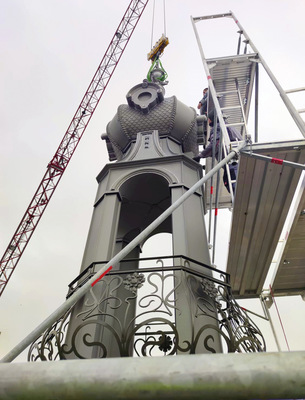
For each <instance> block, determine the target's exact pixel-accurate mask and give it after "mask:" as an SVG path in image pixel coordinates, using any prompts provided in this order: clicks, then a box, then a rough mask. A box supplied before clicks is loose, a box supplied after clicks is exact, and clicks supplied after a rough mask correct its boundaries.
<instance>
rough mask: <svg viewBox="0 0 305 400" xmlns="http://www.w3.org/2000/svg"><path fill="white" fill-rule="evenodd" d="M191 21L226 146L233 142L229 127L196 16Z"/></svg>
mask: <svg viewBox="0 0 305 400" xmlns="http://www.w3.org/2000/svg"><path fill="white" fill-rule="evenodd" d="M191 21H192V25H193V29H194V33H195V36H196V39H197V44H198V47H199V51H200V55H201V60H202V63H203V67H204V70H205V73H206V76H207V80H208V85H209V90H210V93H211V95H212V98H213V102H214V107H215V109H216V113H217V117H218V119H219V125H220V127H221V130H222V134H223V138H224V142H225V144H226V146H229V145H230V143H231V142H230V138H229V135H228V131H227V128H226V124H225V121H224V119H223V116H222V112H221V109H220V105H219V102H218V98H217V93H216V90H215V87H214V84H213V80H212V77H211V75H210V69H209V67H208V64H207V61H206V58H205V55H204V52H203V48H202V46H201V42H200V39H199V35H198V31H197V28H196V26H195V22H194V18H193V17H191Z"/></svg>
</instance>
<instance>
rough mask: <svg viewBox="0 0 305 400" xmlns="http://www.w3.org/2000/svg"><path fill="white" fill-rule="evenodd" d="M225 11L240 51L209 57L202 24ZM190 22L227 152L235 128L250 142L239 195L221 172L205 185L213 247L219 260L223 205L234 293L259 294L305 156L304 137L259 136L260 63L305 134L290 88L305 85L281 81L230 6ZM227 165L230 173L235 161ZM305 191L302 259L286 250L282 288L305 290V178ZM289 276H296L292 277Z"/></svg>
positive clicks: (296, 213) (278, 280)
mask: <svg viewBox="0 0 305 400" xmlns="http://www.w3.org/2000/svg"><path fill="white" fill-rule="evenodd" d="M220 18H230V19H232V20H233V21H234V22H235V24H236V25H237V27H238V31H237V51H236V54H235V55H232V56H227V57H217V58H209V59H208V58H206V56H205V53H204V51H203V46H202V44H201V40H200V37H199V33H198V30H197V28H196V25H197V24H198V23H201V22H204V21H207V20H215V19H216V20H217V19H220ZM191 22H192V25H193V29H194V33H195V36H196V40H197V44H198V48H199V51H200V55H201V59H202V63H203V67H204V70H205V74H206V78H207V81H208V85H209V93H210V95H209V96H210V100H209V103H208V111H207V114H209V112H210V111H211V109H214V110H215V111H216V114H217V118H218V120H219V125H220V128H221V131H222V138H223V140H222V146H223V151H224V152H226V150H227V149H228V148H230V146H231V145H232V143H230V141H229V136H228V128H229V127H234V128H235V129H237V130H239V132H240V133H241V135H242V136H243V137H244V138H247V139H248V141H249V143H250V144H249V145H248V146H247V147H246V148H244V149H243V150H242V151H241V154H240V159H239V169H238V177H237V182H238V184H237V189H236V193H235V195H234V194H233V191H232V182H230V183H229V187H230V194H228V193H227V192H226V190H225V188H224V186H223V185H222V183H221V180H220V179H219V178H217V181H216V190H214V179H215V178H213V177H212V178H211V180H210V181H209V182H208V183H207V185H206V191H205V193H206V195H205V196H206V197H205V198H206V204H207V206H208V207H209V210H210V214H209V238H211V237H212V234H211V230H212V208H214V209H215V216H214V224H213V229H214V233H213V240H211V243H210V247H211V248H212V249H213V262H214V255H215V245H216V243H215V242H216V228H217V211H218V209H219V208H231V209H233V215H232V225H231V236H230V248H229V254H228V262H227V272H228V273H229V274H230V275H231V284H232V289H233V293H234V295H235V296H236V297H239V298H250V297H259V296H260V293H261V291H262V289H263V284H264V282H265V279H266V276H267V273H268V271H269V267H270V264H271V262H272V257H273V254H274V252H275V249H276V247H277V244H278V242H279V240H280V235H281V232H282V229H283V226H284V222H285V220H286V218H287V215H288V212H289V210H290V206H291V202H292V199H293V196H294V193H295V191H296V188H297V185H298V182H299V179H300V175H301V170H302V169H304V162H305V158H304V156H305V154H304V145H305V141H304V140H299V141H287V142H279V143H275V142H273V143H264V144H259V143H258V101H259V66H260V65H261V66H262V67H263V68H264V70H265V72H266V73H267V75H268V76H269V78H270V79H271V82H272V83H273V85H274V86H275V88H276V89H277V91H278V93H279V94H280V97H281V99H282V100H283V102H284V104H285V106H286V108H287V110H288V111H289V113H290V115H291V117H292V118H293V120H294V122H295V123H296V125H297V127H298V129H299V131H300V132H301V134H302V135H303V136H304V137H305V123H304V121H303V119H302V118H301V116H300V114H301V113H303V112H304V109H300V110H297V109H296V108H295V107H294V105H293V104H292V102H291V100H290V98H289V97H288V94H291V93H295V92H300V91H303V90H304V88H297V89H290V90H286V91H285V90H284V89H283V88H282V87H281V85H280V84H279V82H278V81H277V79H276V78H275V76H274V75H273V73H272V72H271V70H270V68H269V67H268V65H267V63H266V62H265V60H264V59H263V57H262V56H261V54H260V52H259V51H258V49H257V48H256V47H255V45H254V43H253V42H252V40H251V39H250V37H249V36H248V35H247V33H246V31H245V30H244V28H243V27H242V25H241V24H240V22H239V21H238V19H237V18H236V17H235V15H234V14H233V13H232V12H231V11H230V12H229V13H224V14H215V15H209V16H202V17H191ZM242 44H243V45H244V48H243V49H242V48H241V47H242ZM253 94H254V97H255V98H254V143H253V144H252V142H251V139H250V136H249V132H248V118H249V111H250V105H251V99H252V97H253ZM208 134H209V132H207V135H208ZM268 157H269V158H268ZM270 162H271V165H270V164H269V163H270ZM215 163H217V160H215V159H213V158H212V161H210V160H207V162H206V171H209V170H210V168H211V167H212V166H213V165H214V164H215ZM226 168H227V175H228V178H229V180H230V179H231V178H230V174H229V173H228V172H229V171H228V165H227V166H226ZM213 193H214V195H212V194H213ZM299 197H300V198H301V200H300V201H299V205H298V207H294V209H293V210H292V211H290V213H291V214H292V219H294V220H295V221H294V226H296V227H297V228H296V229H294V230H291V232H290V236H291V235H292V237H291V238H288V239H287V240H288V243H290V247H291V248H292V251H293V252H294V253H295V254H297V259H298V262H297V261H295V262H294V265H291V264H292V261H291V263H290V262H287V257H290V258H293V257H291V255H290V253H289V250H287V249H286V252H284V255H283V257H282V260H281V262H280V267H279V268H278V271H279V273H280V274H281V275H280V276H275V277H274V278H273V282H274V285H275V286H274V292H275V294H279V293H285V294H296V293H298V294H301V293H304V289H305V281H304V279H303V277H304V276H305V270H304V267H302V266H301V265H300V260H301V259H304V258H305V249H304V245H303V243H302V241H301V240H300V238H304V237H305V231H304V228H303V226H304V224H301V223H300V220H302V219H304V212H303V209H304V185H303V186H302V189H301V194H300V195H299ZM287 254H288V256H287V257H286V255H287ZM288 267H289V270H288ZM293 268H294V270H293ZM294 272H295V274H294ZM293 274H294V278H293V277H292V276H293ZM287 276H289V282H290V284H289V283H288V281H287ZM284 282H285V284H284ZM283 285H284V286H283Z"/></svg>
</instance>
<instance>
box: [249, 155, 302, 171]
mask: <svg viewBox="0 0 305 400" xmlns="http://www.w3.org/2000/svg"><path fill="white" fill-rule="evenodd" d="M242 153H243V155H244V156H247V157H253V158H257V159H258V160H262V161H268V162H271V163H272V164H279V165H286V166H287V167H292V168H297V169H305V164H299V163H295V162H292V161H286V160H282V159H280V158H274V157H269V156H263V155H261V154H257V153H253V152H251V153H249V152H247V151H243V152H242Z"/></svg>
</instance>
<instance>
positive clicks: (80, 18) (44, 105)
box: [0, 0, 305, 361]
mask: <svg viewBox="0 0 305 400" xmlns="http://www.w3.org/2000/svg"><path fill="white" fill-rule="evenodd" d="M128 4H129V0H116V1H115V2H113V1H106V0H86V1H85V0H26V1H22V0H1V13H0V35H1V40H0V54H1V63H0V87H1V91H0V113H1V118H0V126H1V136H0V137H1V145H0V252H1V255H2V254H3V253H4V251H5V249H6V246H7V244H8V242H9V241H10V239H11V237H12V235H13V233H14V232H15V230H16V228H17V226H18V224H19V222H20V220H21V218H22V216H23V214H24V212H25V210H26V208H27V206H28V204H29V202H30V200H31V199H32V196H33V195H34V192H35V191H36V189H37V187H38V184H39V183H40V181H41V178H42V177H43V175H44V173H45V169H46V166H47V164H48V162H49V161H50V160H51V159H52V157H53V155H54V153H55V151H56V149H57V147H58V145H59V143H60V141H61V139H62V137H63V135H64V133H65V131H66V129H67V127H68V125H69V123H70V121H71V119H72V117H73V115H74V113H75V111H76V109H77V107H78V105H79V103H80V101H81V99H82V97H83V95H84V93H85V91H86V89H87V87H88V85H89V83H90V81H91V79H92V76H93V74H94V73H95V71H96V68H97V66H98V65H99V63H100V61H101V59H102V56H103V54H104V52H105V51H106V49H107V46H108V44H109V42H110V40H111V38H112V36H113V34H114V32H115V29H116V28H117V26H118V24H119V22H120V20H121V18H122V16H123V14H124V12H125V10H126V8H127V6H128ZM162 4H163V0H162V1H161V0H156V15H155V21H156V25H155V28H154V37H153V43H154V42H155V41H156V40H157V39H159V37H160V36H161V34H162V33H163V30H164V29H163V27H164V23H163V10H162ZM152 9H153V0H151V1H150V2H149V4H148V6H147V8H146V10H145V12H144V15H143V16H142V19H141V20H140V22H139V25H138V26H137V28H136V30H135V33H134V35H133V37H132V38H131V40H130V42H129V44H128V47H127V49H126V51H125V53H124V55H123V57H122V59H121V61H120V63H119V65H118V67H117V69H116V71H115V73H114V75H113V77H112V79H111V81H110V83H109V85H108V88H107V90H106V92H105V94H104V96H103V98H102V100H101V102H100V104H99V106H98V108H97V110H96V112H95V115H94V116H93V118H92V120H91V122H90V125H89V127H88V128H87V130H86V133H85V135H84V137H83V139H82V140H81V142H80V144H79V147H78V149H77V150H76V153H75V154H74V156H73V158H72V161H71V162H70V164H69V167H68V168H67V170H66V172H65V174H64V176H63V178H62V180H61V182H60V184H59V187H58V188H57V190H56V192H55V194H54V196H53V198H52V200H51V202H50V204H49V206H48V208H47V210H46V212H45V215H44V216H43V218H42V220H41V222H40V223H39V226H38V228H37V229H36V231H35V233H34V235H33V237H32V239H31V241H30V244H29V245H28V247H27V249H26V251H25V253H24V255H23V257H22V259H21V261H20V263H19V264H18V267H17V269H16V271H15V273H14V274H13V277H12V278H11V280H10V282H9V284H8V286H7V288H6V290H5V292H4V295H3V296H2V297H1V299H0V331H1V334H0V356H3V355H4V354H6V353H7V351H9V350H10V349H11V348H12V347H13V346H14V345H15V344H17V343H18V342H19V341H20V340H21V339H22V338H23V337H24V336H25V335H26V334H27V333H28V332H30V331H31V330H32V329H33V328H34V327H36V326H37V325H38V324H39V323H40V322H41V321H42V320H43V319H44V318H45V317H47V316H48V315H49V314H50V313H51V312H52V311H53V310H54V309H55V308H57V306H58V305H60V304H61V302H62V301H63V300H64V298H65V295H66V292H67V284H68V283H69V282H70V281H72V280H73V279H74V278H75V277H76V276H77V275H78V273H79V268H80V263H81V259H82V253H83V249H84V245H85V241H86V236H87V232H88V228H89V223H90V219H91V213H92V205H93V201H94V198H95V192H96V189H97V184H96V180H95V177H96V176H97V174H98V173H99V171H100V170H101V169H102V168H103V166H104V165H105V163H107V162H108V156H107V152H106V146H105V143H104V142H102V141H101V140H100V135H101V134H102V133H104V132H105V128H106V125H107V123H108V121H109V120H110V119H111V118H112V117H113V115H114V114H115V112H116V109H117V106H118V105H119V104H121V103H125V101H126V100H125V95H126V93H127V91H128V90H129V89H130V88H131V87H132V86H134V85H135V84H137V83H139V82H141V81H142V79H143V78H144V77H145V76H146V73H147V71H148V69H149V67H150V64H149V63H148V61H147V59H146V55H147V53H148V52H149V50H150V46H151V31H152V26H151V23H152ZM229 10H232V11H233V12H234V13H235V15H236V17H237V18H238V20H239V21H240V23H241V24H242V25H243V27H244V28H245V30H246V31H247V33H248V34H249V36H250V38H251V39H252V40H253V42H254V44H255V45H256V47H257V48H258V49H259V51H260V52H261V54H262V56H263V57H264V59H265V60H266V62H267V63H268V65H269V67H270V68H271V70H272V71H273V73H274V74H275V76H276V77H277V79H278V80H279V82H280V83H281V85H282V86H283V88H284V89H291V88H296V87H304V86H305V77H304V65H305V52H304V36H305V30H304V15H305V2H303V1H301V0H289V1H288V0H268V1H266V0H264V1H262V0H257V1H255V2H253V1H252V0H215V1H204V0H188V1H182V0H166V35H167V36H168V37H169V41H170V45H169V46H168V47H167V48H166V50H165V54H164V56H163V58H162V63H163V66H164V67H165V69H166V70H167V72H168V74H169V81H170V83H169V85H168V87H167V88H166V96H171V95H174V94H175V95H176V96H177V97H178V99H179V100H180V101H182V102H184V103H185V104H187V105H189V106H192V107H196V105H197V103H198V100H199V99H200V98H201V94H202V88H203V87H205V86H207V82H206V79H205V74H204V70H203V67H202V63H201V59H200V56H199V51H198V48H197V44H196V41H195V36H194V33H193V30H192V26H191V22H190V15H193V16H203V15H210V14H217V13H224V12H228V11H229ZM202 24H203V25H202V26H201V25H199V24H198V29H199V32H200V34H201V35H202V37H201V38H202V44H203V47H204V49H205V50H206V56H207V57H212V56H223V55H229V54H233V53H234V52H235V51H236V43H237V35H236V31H237V29H236V25H235V24H234V22H233V21H232V20H231V19H222V20H220V21H209V22H206V25H204V24H205V23H202ZM212 25H213V27H212ZM212 28H213V29H212ZM214 28H216V29H214ZM260 94H261V99H260V131H259V136H260V140H261V141H278V140H291V139H300V138H302V136H301V134H300V133H299V131H298V129H297V128H296V127H295V126H294V123H293V121H292V119H291V118H290V116H289V115H288V113H287V112H286V110H285V109H284V107H282V106H281V104H280V101H279V96H278V94H277V93H276V92H275V90H272V88H271V85H270V84H268V82H267V81H266V79H265V78H264V76H263V74H261V88H260ZM292 99H293V100H294V102H295V104H296V106H297V108H302V107H303V108H304V107H305V98H304V97H301V96H295V97H293V98H292ZM251 128H252V127H250V131H251ZM252 132H253V130H252ZM220 223H221V222H220ZM227 227H228V224H227V223H225V224H223V226H222V229H221V231H222V232H224V233H226V234H227V233H228V232H227V230H228V229H227ZM226 240H228V237H226ZM221 250H222V251H221V252H220V253H221V254H220V255H218V256H217V258H216V264H217V265H218V266H219V267H220V268H223V267H224V264H225V259H226V257H223V256H222V254H223V249H221ZM253 307H254V306H253ZM255 307H256V306H255ZM296 307H297V308H298V309H297V312H292V311H294V310H295V308H296ZM279 308H280V311H281V313H282V318H283V320H284V322H285V328H286V330H287V337H288V339H289V342H290V343H289V344H290V348H291V349H293V350H301V349H303V350H304V349H305V345H304V339H303V332H304V326H300V325H297V323H298V320H303V321H304V320H305V318H304V317H305V311H304V309H305V303H304V302H302V301H301V300H300V297H298V298H289V299H279ZM260 327H261V328H262V329H263V332H264V333H265V335H266V336H267V337H268V343H269V350H275V345H274V341H273V339H272V337H271V335H270V328H269V326H268V325H267V324H265V323H264V324H262V325H260ZM264 329H265V331H264ZM280 340H283V339H282V337H281V339H280ZM283 348H284V346H283ZM25 359H26V355H22V356H20V357H19V359H18V360H20V361H21V360H25Z"/></svg>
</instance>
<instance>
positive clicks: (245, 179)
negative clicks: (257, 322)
mask: <svg viewBox="0 0 305 400" xmlns="http://www.w3.org/2000/svg"><path fill="white" fill-rule="evenodd" d="M251 154H259V155H265V156H268V157H271V158H273V159H275V160H286V161H291V162H293V163H298V164H304V162H305V140H296V141H288V142H278V143H256V144H253V145H251V146H247V147H246V148H245V149H244V150H243V151H242V152H241V153H240V161H239V171H238V178H237V189H236V196H235V201H234V208H233V215H232V226H231V236H230V245H229V254H228V262H227V273H229V274H230V276H231V286H232V290H233V294H234V296H235V297H236V298H247V297H249V298H250V297H258V296H259V295H260V294H261V292H262V289H263V285H264V282H265V279H266V277H267V273H268V271H269V267H270V265H271V262H272V257H273V255H274V252H275V249H276V246H277V244H278V242H279V239H280V235H281V233H282V229H283V226H284V223H285V220H286V218H287V215H288V212H289V209H290V205H291V202H292V199H293V196H294V194H295V191H296V188H297V185H298V182H299V178H300V175H301V172H302V170H301V169H298V168H294V167H292V166H287V165H284V164H283V165H280V164H278V163H272V162H270V161H269V160H261V159H257V158H255V157H253V156H252V157H251ZM304 198H305V196H304V194H303V199H302V202H301V203H300V206H299V207H300V210H301V209H302V210H303V209H304V208H305V200H304ZM300 212H301V211H300ZM300 212H299V215H300ZM304 218H305V216H304V215H302V216H300V218H299V217H298V212H296V221H295V225H294V229H291V231H290V236H291V237H290V239H288V241H287V242H288V247H287V249H286V253H285V252H284V254H283V260H285V257H288V256H289V257H290V255H295V256H296V260H299V261H301V260H303V261H304V260H305V246H304V241H303V240H304V237H305V225H304V224H302V221H303V220H304ZM293 266H294V265H293V263H291V264H284V261H283V262H282V264H281V266H280V268H279V270H278V276H277V277H276V279H275V282H274V287H273V289H274V290H275V291H280V290H282V289H285V290H286V293H287V291H291V290H294V289H297V290H300V287H298V288H297V284H298V283H299V284H300V286H301V287H303V290H304V277H305V265H304V263H303V264H302V263H301V262H297V261H296V265H295V266H294V267H295V270H294V272H293V274H290V273H289V270H288V268H291V267H293ZM288 275H289V276H290V281H289V283H288V280H287V279H286V278H287V276H288ZM292 275H293V276H292ZM300 277H302V280H301V279H300ZM285 279H286V281H285ZM298 280H299V282H298ZM283 284H284V286H285V288H283Z"/></svg>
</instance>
